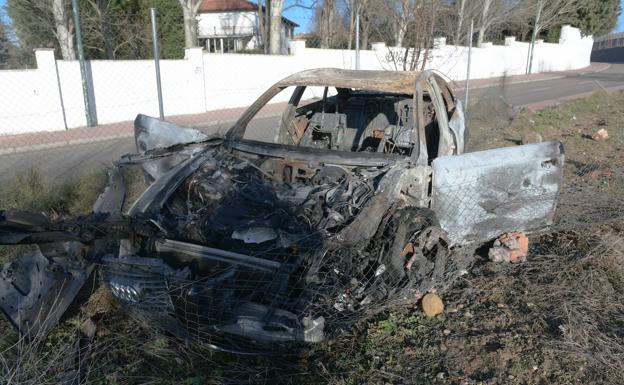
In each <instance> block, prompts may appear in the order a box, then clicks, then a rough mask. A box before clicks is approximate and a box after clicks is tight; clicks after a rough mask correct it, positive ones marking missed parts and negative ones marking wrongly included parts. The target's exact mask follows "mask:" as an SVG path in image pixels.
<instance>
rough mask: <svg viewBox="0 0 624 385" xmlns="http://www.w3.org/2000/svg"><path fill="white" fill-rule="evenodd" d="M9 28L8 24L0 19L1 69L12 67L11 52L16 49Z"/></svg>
mask: <svg viewBox="0 0 624 385" xmlns="http://www.w3.org/2000/svg"><path fill="white" fill-rule="evenodd" d="M8 30H9V28H8V26H7V25H6V24H5V23H4V22H3V21H2V19H0V69H7V68H9V67H10V62H11V53H12V51H13V50H14V49H15V46H14V45H13V42H11V39H10V38H9V31H8Z"/></svg>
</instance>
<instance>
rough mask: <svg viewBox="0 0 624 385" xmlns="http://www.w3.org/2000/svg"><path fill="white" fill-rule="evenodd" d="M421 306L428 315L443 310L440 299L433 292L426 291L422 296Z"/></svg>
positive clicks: (430, 315) (435, 314) (432, 315)
mask: <svg viewBox="0 0 624 385" xmlns="http://www.w3.org/2000/svg"><path fill="white" fill-rule="evenodd" d="M421 306H422V309H423V311H424V312H425V314H426V315H427V316H428V317H435V316H437V315H438V314H442V312H443V311H444V303H443V302H442V299H441V298H440V297H439V296H438V295H437V294H435V293H428V294H425V296H424V297H423V298H422V301H421Z"/></svg>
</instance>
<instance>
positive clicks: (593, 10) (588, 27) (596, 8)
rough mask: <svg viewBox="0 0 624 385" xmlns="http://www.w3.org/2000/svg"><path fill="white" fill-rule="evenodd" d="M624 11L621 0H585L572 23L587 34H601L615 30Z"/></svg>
mask: <svg viewBox="0 0 624 385" xmlns="http://www.w3.org/2000/svg"><path fill="white" fill-rule="evenodd" d="M621 13H622V4H621V2H620V0H584V1H582V2H581V5H580V7H579V9H578V10H577V12H576V14H575V15H574V16H573V21H572V24H573V25H574V26H575V27H578V28H580V29H581V31H583V33H584V34H585V35H593V36H601V35H606V34H608V33H611V32H613V30H614V29H615V27H616V26H617V22H618V17H619V16H620V14H621Z"/></svg>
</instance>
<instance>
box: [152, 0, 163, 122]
mask: <svg viewBox="0 0 624 385" xmlns="http://www.w3.org/2000/svg"><path fill="white" fill-rule="evenodd" d="M150 18H151V20H152V48H153V49H154V67H155V68H156V89H157V92H158V113H159V114H160V119H161V120H164V119H165V112H164V109H163V99H162V86H161V84H160V53H159V52H158V33H157V26H156V8H150Z"/></svg>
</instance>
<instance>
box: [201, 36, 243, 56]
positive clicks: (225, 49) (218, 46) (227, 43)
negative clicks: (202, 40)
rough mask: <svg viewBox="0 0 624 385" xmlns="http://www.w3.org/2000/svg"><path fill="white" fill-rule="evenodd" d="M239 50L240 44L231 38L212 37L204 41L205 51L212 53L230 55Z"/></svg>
mask: <svg viewBox="0 0 624 385" xmlns="http://www.w3.org/2000/svg"><path fill="white" fill-rule="evenodd" d="M239 49H240V43H239V42H238V39H237V38H233V37H212V38H208V39H206V51H207V52H212V53H230V52H236V51H238V50H239Z"/></svg>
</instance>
